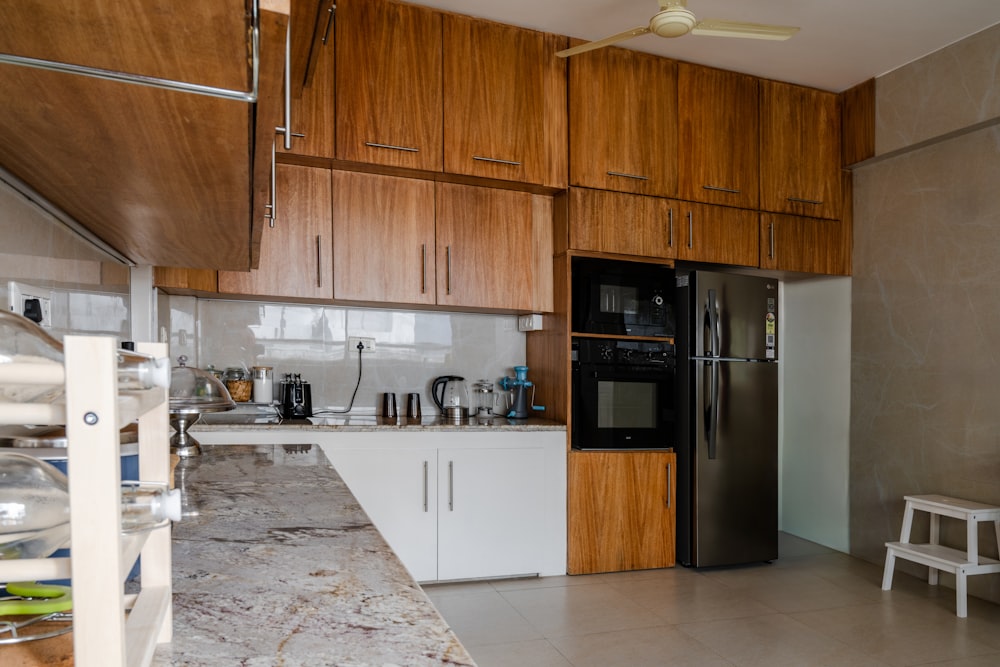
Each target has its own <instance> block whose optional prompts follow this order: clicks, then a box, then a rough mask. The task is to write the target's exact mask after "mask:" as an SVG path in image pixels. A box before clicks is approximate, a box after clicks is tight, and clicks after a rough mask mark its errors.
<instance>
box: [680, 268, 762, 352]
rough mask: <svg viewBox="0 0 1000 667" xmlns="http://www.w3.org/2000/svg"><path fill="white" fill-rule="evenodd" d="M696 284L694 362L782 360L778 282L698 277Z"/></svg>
mask: <svg viewBox="0 0 1000 667" xmlns="http://www.w3.org/2000/svg"><path fill="white" fill-rule="evenodd" d="M692 282H693V289H694V291H695V293H694V298H695V301H694V304H693V307H694V316H695V318H696V319H695V322H694V324H695V329H694V331H693V332H692V333H693V338H694V340H693V341H692V342H693V343H694V350H692V356H695V357H717V358H722V359H775V358H776V356H775V350H777V326H776V321H777V320H776V318H777V314H778V311H777V307H778V281H776V280H772V279H770V278H760V277H756V276H740V275H729V274H723V273H710V272H704V271H698V272H696V273H694V274H693V281H692Z"/></svg>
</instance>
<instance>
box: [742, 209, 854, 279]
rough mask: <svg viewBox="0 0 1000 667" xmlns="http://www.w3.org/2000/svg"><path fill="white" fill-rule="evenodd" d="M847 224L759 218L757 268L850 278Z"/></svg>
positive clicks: (765, 215) (766, 215) (767, 215)
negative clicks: (758, 263) (758, 264)
mask: <svg viewBox="0 0 1000 667" xmlns="http://www.w3.org/2000/svg"><path fill="white" fill-rule="evenodd" d="M851 240H852V239H851V225H850V223H849V222H848V221H842V220H824V219H820V218H803V217H801V216H795V215H776V214H774V213H762V214H761V215H760V268H762V269H776V270H780V271H801V272H804V273H825V274H829V275H837V276H849V275H851Z"/></svg>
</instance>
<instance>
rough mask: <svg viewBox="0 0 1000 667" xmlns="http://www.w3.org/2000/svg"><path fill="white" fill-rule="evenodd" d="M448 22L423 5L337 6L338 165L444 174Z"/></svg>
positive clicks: (351, 2) (379, 0) (376, 1)
mask: <svg viewBox="0 0 1000 667" xmlns="http://www.w3.org/2000/svg"><path fill="white" fill-rule="evenodd" d="M441 20H442V19H441V14H440V13H439V12H435V11H431V10H429V9H426V8H424V7H419V6H416V5H408V4H401V3H397V2H389V1H387V0H338V2H337V98H336V99H337V112H338V116H337V155H336V157H337V158H338V159H341V160H348V161H353V162H368V163H372V164H381V165H388V166H392V167H406V168H411V169H422V170H428V171H441V169H442V164H443V163H442V145H443V140H442V127H441V94H442V87H441V76H442V73H441V57H442V56H441V49H442V36H441V29H442V28H441Z"/></svg>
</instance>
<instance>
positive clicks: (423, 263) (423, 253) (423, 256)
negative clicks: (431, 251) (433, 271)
mask: <svg viewBox="0 0 1000 667" xmlns="http://www.w3.org/2000/svg"><path fill="white" fill-rule="evenodd" d="M420 293H421V294H426V293H427V244H426V243H421V244H420Z"/></svg>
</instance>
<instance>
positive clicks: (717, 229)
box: [675, 204, 760, 266]
mask: <svg viewBox="0 0 1000 667" xmlns="http://www.w3.org/2000/svg"><path fill="white" fill-rule="evenodd" d="M758 215H759V214H758V213H757V212H756V211H746V210H743V209H739V208H729V207H726V206H712V205H710V204H684V206H683V208H682V209H681V212H680V216H679V217H680V220H679V221H677V222H676V223H675V224H676V225H677V226H678V227H679V228H680V243H679V244H678V247H677V258H678V259H684V260H689V261H696V262H712V263H713V264H732V265H738V266H757V264H758V261H759V258H760V253H759V242H760V241H759V225H758Z"/></svg>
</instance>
